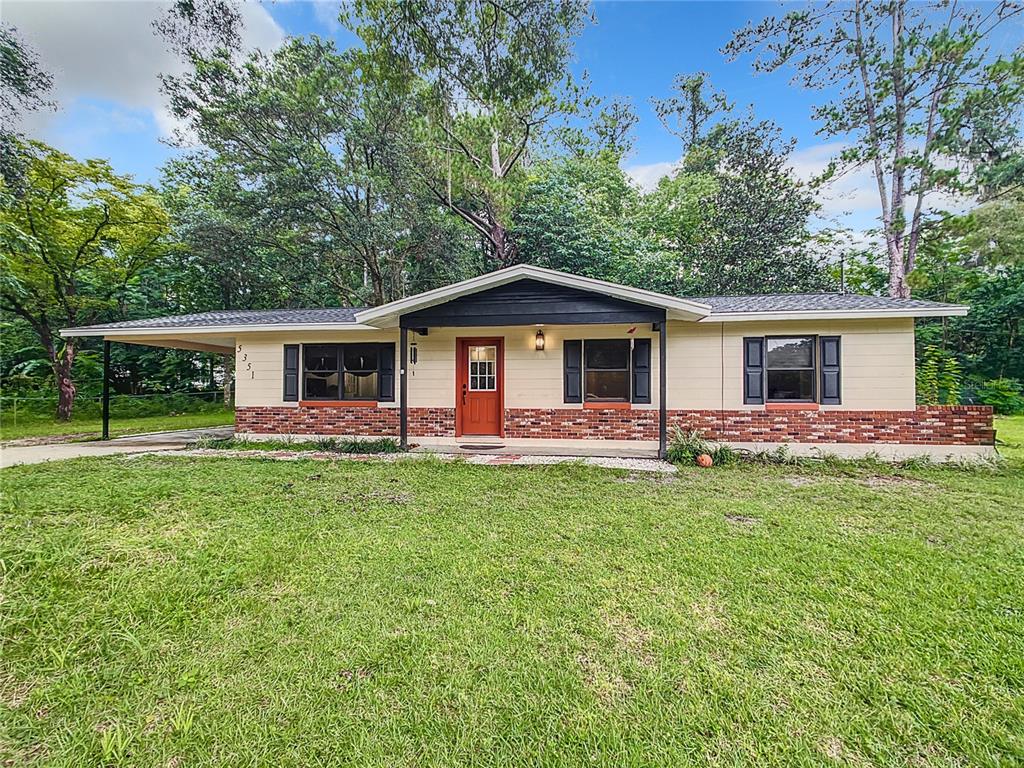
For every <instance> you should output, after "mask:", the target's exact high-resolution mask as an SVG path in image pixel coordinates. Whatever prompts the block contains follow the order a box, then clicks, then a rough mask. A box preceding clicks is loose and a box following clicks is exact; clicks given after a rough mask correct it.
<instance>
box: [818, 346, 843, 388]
mask: <svg viewBox="0 0 1024 768" xmlns="http://www.w3.org/2000/svg"><path fill="white" fill-rule="evenodd" d="M819 341H820V343H821V404H822V405H839V404H840V403H842V397H841V392H840V386H839V378H840V376H839V366H840V354H839V337H838V336H822V337H821V338H820V339H819Z"/></svg>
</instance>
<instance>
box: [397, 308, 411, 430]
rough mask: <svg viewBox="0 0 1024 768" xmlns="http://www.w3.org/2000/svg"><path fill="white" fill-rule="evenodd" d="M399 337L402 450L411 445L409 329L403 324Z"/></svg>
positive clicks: (399, 421)
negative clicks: (408, 371) (408, 370)
mask: <svg viewBox="0 0 1024 768" xmlns="http://www.w3.org/2000/svg"><path fill="white" fill-rule="evenodd" d="M398 337H399V340H398V346H399V352H398V377H399V378H398V381H399V384H398V435H399V442H400V444H401V446H402V450H405V449H406V448H408V447H409V425H408V416H409V377H408V373H407V369H408V367H409V329H408V328H406V327H405V326H404V325H403V326H402V328H401V330H400V331H399V332H398Z"/></svg>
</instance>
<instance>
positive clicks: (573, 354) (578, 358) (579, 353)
mask: <svg viewBox="0 0 1024 768" xmlns="http://www.w3.org/2000/svg"><path fill="white" fill-rule="evenodd" d="M562 368H563V372H564V376H563V378H564V379H565V388H564V392H565V402H567V403H582V402H583V342H582V341H580V340H579V339H575V340H573V341H563V342H562Z"/></svg>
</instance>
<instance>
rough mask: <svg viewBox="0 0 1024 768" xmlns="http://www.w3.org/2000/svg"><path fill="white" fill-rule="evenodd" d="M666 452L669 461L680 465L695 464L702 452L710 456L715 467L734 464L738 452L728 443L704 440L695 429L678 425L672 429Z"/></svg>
mask: <svg viewBox="0 0 1024 768" xmlns="http://www.w3.org/2000/svg"><path fill="white" fill-rule="evenodd" d="M667 454H668V455H667V458H668V460H669V461H671V462H672V463H673V464H680V465H692V464H696V463H697V457H698V456H700V455H702V454H707V455H708V456H710V457H711V461H712V462H713V464H714V466H716V467H718V466H725V465H728V464H734V463H736V462H737V461H738V460H739V454H738V453H737V452H736V451H735V450H734V449H732V448H730V447H729V446H728V445H726V444H724V443H713V442H711V441H710V440H705V439H704V437H703V436H702V435H701V433H700V432H698V431H697V430H693V431H690V432H686V431H684V430H682V429H680V428H679V427H675V428H674V429H673V430H672V437H671V439H670V440H669V444H668V451H667Z"/></svg>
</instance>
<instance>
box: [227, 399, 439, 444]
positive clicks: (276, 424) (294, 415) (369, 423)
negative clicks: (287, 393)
mask: <svg viewBox="0 0 1024 768" xmlns="http://www.w3.org/2000/svg"><path fill="white" fill-rule="evenodd" d="M235 431H236V432H253V433H256V434H266V435H274V434H277V435H364V436H371V437H398V409H397V408H373V407H366V406H356V407H352V406H344V405H339V406H333V405H331V406H315V407H307V406H301V405H300V406H298V407H286V406H242V407H239V408H236V409H235ZM454 434H455V409H454V408H410V409H409V435H410V436H413V437H436V436H440V435H454Z"/></svg>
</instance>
